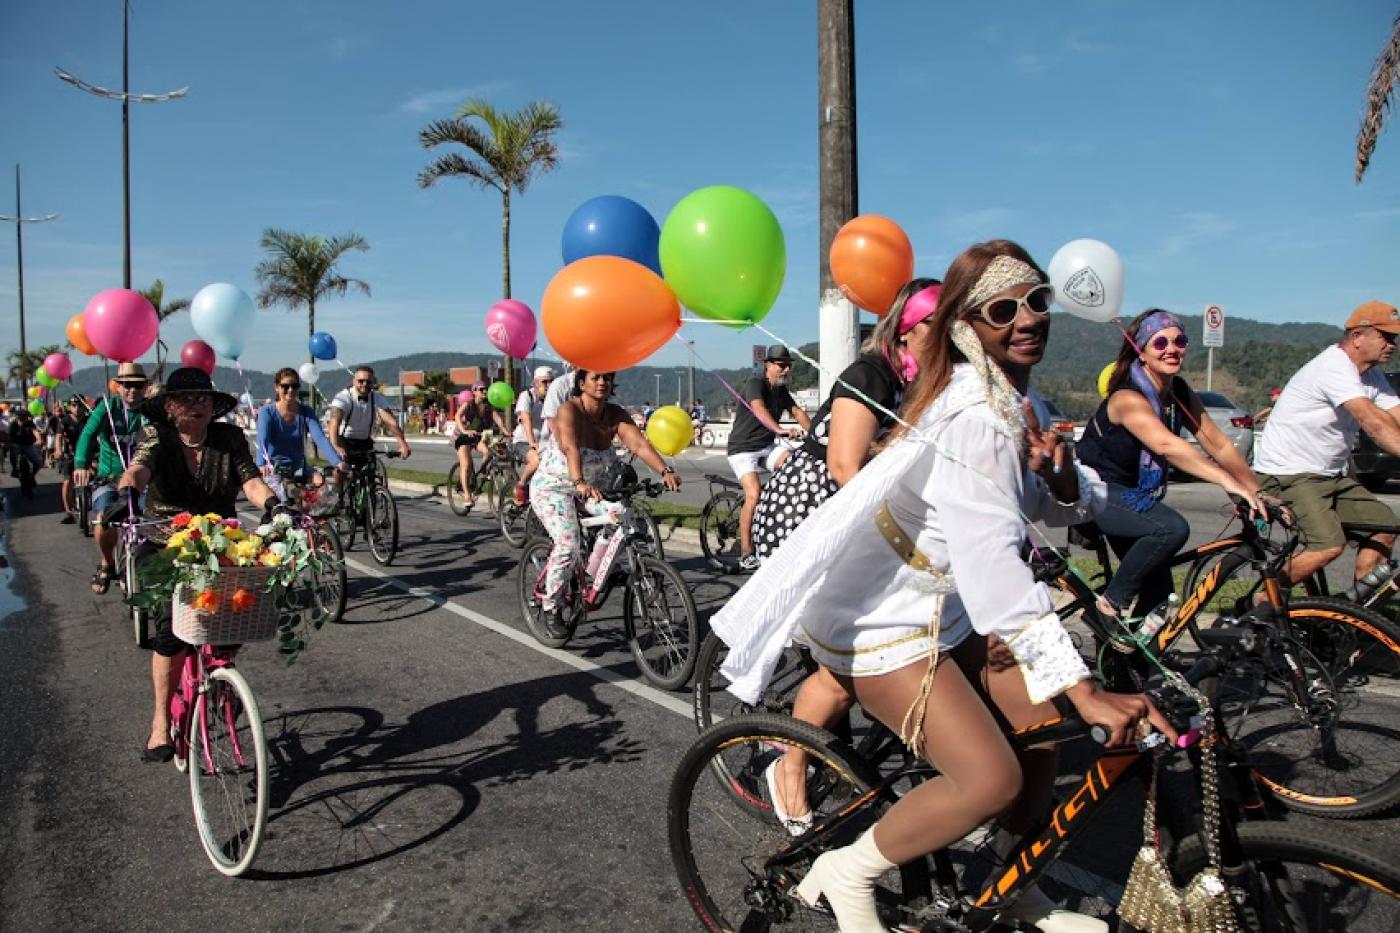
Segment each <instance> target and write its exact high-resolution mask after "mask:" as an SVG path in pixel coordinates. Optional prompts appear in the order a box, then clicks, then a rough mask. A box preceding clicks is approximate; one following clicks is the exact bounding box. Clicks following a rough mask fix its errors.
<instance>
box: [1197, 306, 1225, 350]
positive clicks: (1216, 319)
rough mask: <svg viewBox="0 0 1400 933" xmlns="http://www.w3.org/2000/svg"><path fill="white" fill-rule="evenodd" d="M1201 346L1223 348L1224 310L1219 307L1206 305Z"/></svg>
mask: <svg viewBox="0 0 1400 933" xmlns="http://www.w3.org/2000/svg"><path fill="white" fill-rule="evenodd" d="M1203 323H1204V330H1205V333H1204V338H1205V339H1203V340H1202V341H1201V344H1202V346H1207V347H1223V346H1225V309H1224V308H1222V307H1220V306H1219V305H1206V313H1205V320H1204V322H1203Z"/></svg>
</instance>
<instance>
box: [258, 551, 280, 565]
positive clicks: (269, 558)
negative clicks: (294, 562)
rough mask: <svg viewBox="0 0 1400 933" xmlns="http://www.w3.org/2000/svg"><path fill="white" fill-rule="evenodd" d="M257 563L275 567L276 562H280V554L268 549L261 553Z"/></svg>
mask: <svg viewBox="0 0 1400 933" xmlns="http://www.w3.org/2000/svg"><path fill="white" fill-rule="evenodd" d="M258 563H260V564H262V565H263V566H264V567H276V566H277V565H278V564H280V563H282V558H281V556H280V555H278V554H274V553H272V552H271V551H268V552H267V553H266V554H264V555H262V557H260V558H258Z"/></svg>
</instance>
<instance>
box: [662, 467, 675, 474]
mask: <svg viewBox="0 0 1400 933" xmlns="http://www.w3.org/2000/svg"><path fill="white" fill-rule="evenodd" d="M668 473H669V474H670V475H672V476H675V475H676V471H675V470H673V469H671V468H670V467H667V468H666V469H664V470H662V471H661V475H662V476H665V475H666V474H668Z"/></svg>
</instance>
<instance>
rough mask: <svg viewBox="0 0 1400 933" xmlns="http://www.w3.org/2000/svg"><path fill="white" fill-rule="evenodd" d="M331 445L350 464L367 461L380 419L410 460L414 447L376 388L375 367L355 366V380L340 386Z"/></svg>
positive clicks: (333, 408) (333, 402)
mask: <svg viewBox="0 0 1400 933" xmlns="http://www.w3.org/2000/svg"><path fill="white" fill-rule="evenodd" d="M330 409H331V420H330V431H329V432H328V433H329V434H330V436H331V446H332V447H334V448H335V452H336V455H337V456H339V457H340V458H341V459H342V460H345V461H347V462H348V463H349V464H350V465H351V466H354V465H357V464H360V463H364V462H365V460H366V459H368V457H367V455H368V454H369V452H370V451H372V450H373V449H374V422H375V420H376V419H377V420H378V421H379V423H380V424H382V425H384V427H385V428H387V429H388V431H389V433H390V434H392V435H393V436H394V437H395V439H397V440H398V442H399V456H401V457H403V459H405V460H407V459H408V455H409V454H410V453H412V450H411V449H410V448H409V446H408V441H407V440H405V439H404V436H403V428H401V427H399V423H398V421H397V420H395V419H394V415H393V413H392V412H390V411H389V400H388V399H387V398H385V397H384V396H382V395H380V394H379V393H378V392H376V391H375V388H374V370H373V369H371V368H370V367H368V366H361V367H360V368H359V369H356V370H355V381H354V384H353V385H352V386H351V387H350V388H348V389H341V390H340V391H339V392H337V393H336V395H335V398H333V399H331V406H330Z"/></svg>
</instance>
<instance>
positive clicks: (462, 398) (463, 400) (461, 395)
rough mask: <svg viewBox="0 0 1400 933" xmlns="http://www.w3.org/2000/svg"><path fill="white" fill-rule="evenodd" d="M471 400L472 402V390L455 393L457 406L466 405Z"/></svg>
mask: <svg viewBox="0 0 1400 933" xmlns="http://www.w3.org/2000/svg"><path fill="white" fill-rule="evenodd" d="M471 400H472V390H471V389H463V390H462V391H461V392H458V393H457V404H458V405H465V404H467V403H468V402H470V401H471Z"/></svg>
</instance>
